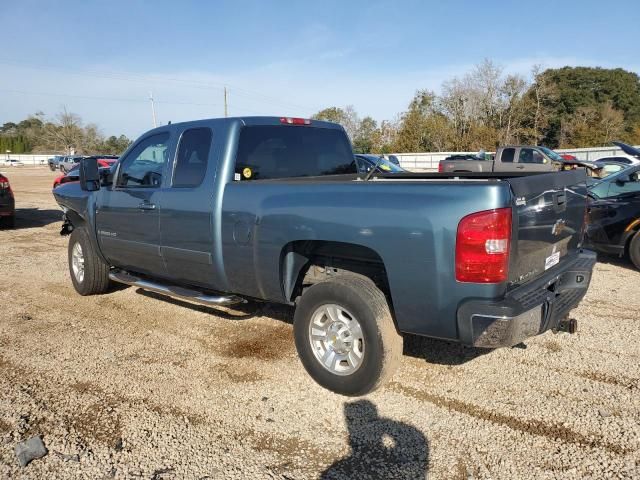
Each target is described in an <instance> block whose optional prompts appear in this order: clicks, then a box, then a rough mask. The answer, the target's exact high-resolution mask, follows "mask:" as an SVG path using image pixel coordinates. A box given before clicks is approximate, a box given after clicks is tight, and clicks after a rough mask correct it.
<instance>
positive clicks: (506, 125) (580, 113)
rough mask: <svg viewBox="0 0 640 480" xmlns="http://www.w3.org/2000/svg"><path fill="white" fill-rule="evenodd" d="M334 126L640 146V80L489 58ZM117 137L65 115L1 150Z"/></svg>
mask: <svg viewBox="0 0 640 480" xmlns="http://www.w3.org/2000/svg"><path fill="white" fill-rule="evenodd" d="M312 118H315V119H319V120H327V121H332V122H337V123H340V124H342V125H343V126H344V128H345V129H346V131H347V133H348V134H349V136H350V138H351V141H352V143H353V146H354V150H355V151H356V152H361V153H369V152H371V153H393V152H395V153H403V152H429V151H478V150H480V149H485V150H494V149H495V148H496V147H498V146H500V145H506V144H534V145H545V146H547V147H550V148H577V147H595V146H602V145H606V144H607V143H609V142H611V141H612V140H622V141H625V142H627V143H632V144H638V143H640V78H639V77H638V75H637V74H636V73H633V72H629V71H626V70H623V69H621V68H615V69H605V68H597V67H595V68H592V67H563V68H557V69H547V70H542V69H541V68H540V67H538V66H536V67H534V68H533V69H532V71H531V73H530V75H529V76H528V77H525V76H522V75H517V74H505V73H504V71H503V70H502V69H501V68H500V67H499V66H498V65H496V64H495V63H494V62H492V61H490V60H484V61H483V62H482V63H480V64H479V65H476V66H475V67H474V68H473V69H472V70H471V71H469V72H468V73H466V74H464V75H462V76H460V77H453V78H451V79H449V80H447V81H445V82H444V83H443V84H442V87H441V89H440V93H439V94H436V93H435V92H433V91H431V90H427V89H423V90H418V91H416V93H415V95H414V97H413V98H412V99H411V101H410V102H409V104H408V106H407V108H406V110H405V111H404V112H402V113H400V114H398V115H396V117H395V118H394V119H392V120H383V121H381V122H378V121H376V120H375V119H374V118H372V117H371V116H365V117H361V116H360V115H359V114H358V112H356V110H355V109H354V108H353V106H346V107H335V106H334V107H329V108H325V109H323V110H321V111H319V112H317V113H316V114H314V115H313V116H312ZM130 143H131V141H130V140H129V139H128V138H127V137H126V136H125V135H120V136H119V137H116V136H110V137H105V136H104V135H103V134H102V133H101V132H100V130H99V128H98V127H97V125H95V124H94V123H88V124H86V125H85V124H84V123H83V121H82V119H81V118H80V117H79V116H78V115H76V114H74V113H70V112H68V111H67V110H66V109H65V110H63V111H62V112H60V113H59V114H57V115H55V117H54V118H53V119H52V120H47V119H46V118H45V115H44V114H43V113H42V112H38V113H36V114H34V115H31V116H30V117H29V118H27V119H26V120H23V121H21V122H19V123H12V122H8V123H5V124H4V125H2V127H0V153H4V152H5V151H7V150H10V151H11V152H13V153H32V152H33V153H38V152H46V153H61V154H68V153H70V152H71V151H72V150H73V151H75V152H76V153H81V154H82V153H112V154H120V153H122V152H123V151H124V150H125V149H126V148H127V147H128V146H129V144H130Z"/></svg>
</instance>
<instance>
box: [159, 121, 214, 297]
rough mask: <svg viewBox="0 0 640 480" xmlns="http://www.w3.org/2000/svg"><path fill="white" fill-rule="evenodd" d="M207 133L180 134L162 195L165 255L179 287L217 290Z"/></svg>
mask: <svg viewBox="0 0 640 480" xmlns="http://www.w3.org/2000/svg"><path fill="white" fill-rule="evenodd" d="M213 141H214V140H213V131H212V130H211V128H209V127H197V128H187V129H186V130H184V131H182V132H181V135H180V140H179V141H178V147H177V154H176V156H175V159H174V161H173V164H172V167H173V168H172V172H171V178H170V179H169V180H170V181H169V182H167V185H166V186H165V188H163V190H162V195H161V201H162V211H161V213H160V234H161V253H162V257H163V259H164V261H165V265H166V268H167V273H168V275H169V277H170V278H171V279H172V280H175V281H178V282H179V283H186V284H191V285H197V286H202V287H205V288H210V289H214V290H215V289H216V288H219V287H220V282H219V281H218V280H217V277H216V269H215V268H214V265H213V248H214V245H213V242H214V237H213V231H214V223H213V215H214V210H215V209H214V203H215V202H216V200H215V195H214V191H215V185H214V181H215V176H216V166H217V165H216V159H215V152H214V151H213V148H212V146H213Z"/></svg>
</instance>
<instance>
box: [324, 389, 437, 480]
mask: <svg viewBox="0 0 640 480" xmlns="http://www.w3.org/2000/svg"><path fill="white" fill-rule="evenodd" d="M344 416H345V420H346V423H347V429H348V431H349V446H350V448H351V452H350V454H349V455H348V456H347V457H345V458H343V459H341V460H338V461H337V462H335V463H334V464H333V465H331V466H330V467H329V468H327V469H326V470H325V471H324V472H323V473H322V474H321V475H320V478H321V479H322V480H334V479H350V478H358V479H387V478H400V479H412V480H413V479H425V478H426V477H427V470H428V467H429V445H428V442H427V439H426V437H425V436H424V435H423V434H422V432H420V431H419V430H418V429H417V428H415V427H413V426H411V425H409V424H407V423H404V422H399V421H396V420H391V419H389V418H384V417H380V416H379V415H378V409H377V408H376V406H375V405H374V404H373V403H372V402H370V401H369V400H357V401H355V402H351V403H346V404H345V405H344Z"/></svg>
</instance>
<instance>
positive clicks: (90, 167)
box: [80, 158, 100, 192]
mask: <svg viewBox="0 0 640 480" xmlns="http://www.w3.org/2000/svg"><path fill="white" fill-rule="evenodd" d="M80 188H81V189H82V190H86V191H87V192H95V191H96V190H100V170H99V169H98V160H97V159H96V158H83V159H82V160H80Z"/></svg>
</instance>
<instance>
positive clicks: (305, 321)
mask: <svg viewBox="0 0 640 480" xmlns="http://www.w3.org/2000/svg"><path fill="white" fill-rule="evenodd" d="M328 304H335V305H339V306H340V307H343V308H345V309H346V310H347V311H348V312H349V313H351V314H352V315H353V316H354V317H355V318H356V319H357V321H358V323H359V324H360V327H361V330H362V336H363V340H364V352H363V355H362V360H361V364H360V366H359V367H358V368H357V369H356V370H355V371H354V372H353V373H350V374H348V375H338V374H336V373H333V372H332V371H330V370H329V369H327V368H325V367H324V366H323V364H322V363H321V362H320V360H319V359H318V358H316V355H315V353H314V346H312V344H311V341H310V338H309V335H310V334H309V332H310V324H311V322H312V321H313V316H314V313H315V312H316V311H317V310H318V309H319V308H321V307H322V306H323V305H328ZM293 330H294V336H295V342H296V348H297V350H298V356H299V357H300V360H301V361H302V364H303V365H304V368H305V369H306V370H307V372H308V373H309V375H310V376H311V377H312V378H313V379H314V380H315V381H316V382H317V383H318V384H320V385H321V386H323V387H324V388H326V389H328V390H331V391H333V392H335V393H339V394H342V395H348V396H359V395H366V394H367V393H370V392H372V391H374V390H375V389H377V388H378V387H380V386H381V385H382V384H384V383H385V382H386V381H387V380H389V379H390V378H391V376H392V375H393V372H394V371H395V370H396V368H397V367H398V365H399V363H400V359H401V358H402V336H401V335H400V334H399V333H398V332H397V330H396V327H395V324H394V322H393V318H392V316H391V312H390V310H389V304H388V303H387V299H386V297H385V296H384V294H383V293H382V292H381V291H380V290H379V289H378V288H377V287H376V285H375V284H374V283H373V282H372V281H371V280H369V279H368V278H366V277H360V276H356V275H354V276H352V275H344V276H337V277H335V278H333V279H331V280H328V281H325V282H322V283H318V284H316V285H313V286H312V287H310V288H309V289H307V290H305V292H304V293H303V295H302V297H301V298H300V300H299V302H298V305H297V308H296V311H295V316H294V324H293Z"/></svg>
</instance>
